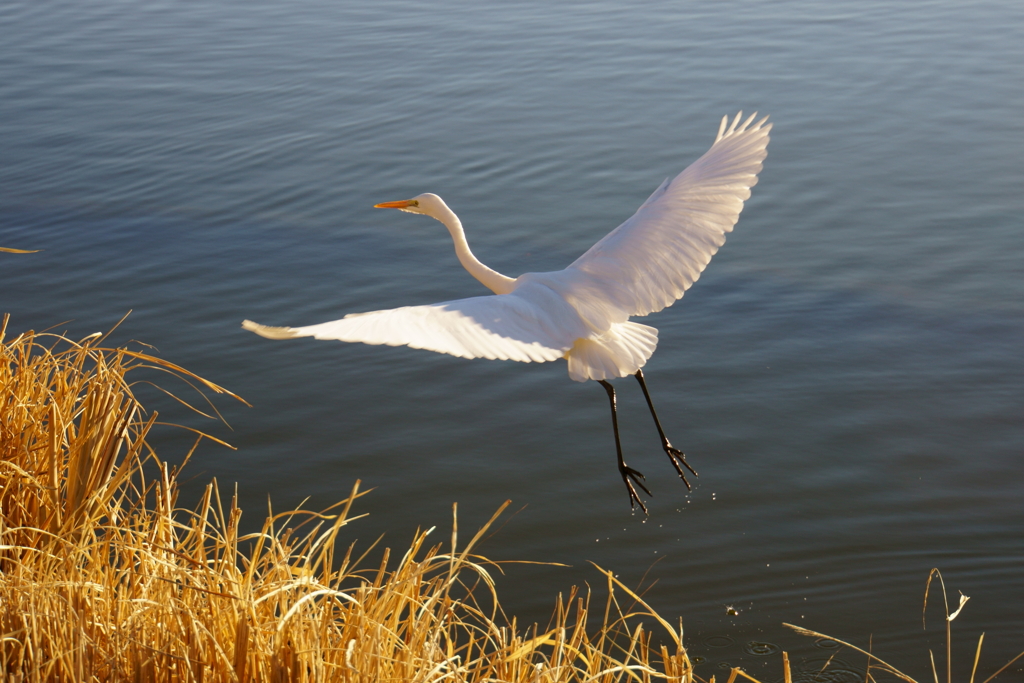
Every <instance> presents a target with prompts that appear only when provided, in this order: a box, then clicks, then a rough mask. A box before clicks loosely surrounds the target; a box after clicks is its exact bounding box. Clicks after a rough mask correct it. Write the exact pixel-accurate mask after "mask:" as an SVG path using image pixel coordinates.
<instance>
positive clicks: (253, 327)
mask: <svg viewBox="0 0 1024 683" xmlns="http://www.w3.org/2000/svg"><path fill="white" fill-rule="evenodd" d="M242 328H243V329H246V330H249V331H250V332H255V333H256V334H258V335H260V336H261V337H266V338H267V339H292V338H294V337H298V336H299V333H298V332H296V331H295V330H294V329H292V328H290V327H270V326H269V325H260V324H259V323H254V322H253V321H251V320H243V321H242Z"/></svg>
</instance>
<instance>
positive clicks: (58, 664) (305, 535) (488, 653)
mask: <svg viewBox="0 0 1024 683" xmlns="http://www.w3.org/2000/svg"><path fill="white" fill-rule="evenodd" d="M7 324H8V320H7V318H6V317H5V318H4V320H3V323H2V325H0V683H6V682H7V681H17V682H19V683H20V682H22V681H76V682H77V681H138V682H142V681H168V682H170V681H175V682H190V681H225V682H227V681H231V682H236V681H242V682H244V681H318V682H319V681H367V682H370V681H374V682H376V681H396V682H398V681H401V682H405V681H452V682H460V681H474V682H484V681H510V682H511V681H523V682H529V683H555V682H561V681H566V682H568V681H574V682H578V683H603V682H608V681H636V682H638V683H639V682H647V681H654V680H668V681H680V682H681V683H693V681H695V680H700V679H699V678H697V677H695V676H694V674H693V671H692V666H691V662H690V659H689V658H688V657H687V654H686V650H685V649H684V647H683V644H682V635H681V627H680V628H679V629H677V628H674V627H673V626H672V625H671V624H669V623H668V622H667V621H665V620H664V619H662V618H661V617H660V616H658V615H657V614H656V613H655V611H654V610H653V609H651V608H650V606H648V605H647V604H646V603H645V602H644V601H643V599H642V598H641V597H640V596H638V595H637V594H636V593H634V592H633V591H631V590H630V589H629V588H628V587H627V586H625V585H623V584H621V583H620V582H619V581H618V580H617V579H616V578H615V577H614V575H613V574H612V573H611V572H607V571H604V570H602V569H600V568H598V570H599V571H601V572H602V573H603V574H604V576H605V579H606V591H607V597H606V599H605V600H604V602H603V605H600V606H597V607H593V606H592V605H591V596H590V594H586V595H582V594H579V593H578V592H576V591H575V590H573V591H572V592H570V594H569V595H568V596H566V597H564V598H563V596H559V597H558V599H557V600H556V601H555V611H554V615H553V617H552V619H551V623H550V624H549V625H548V626H547V627H545V628H543V629H540V628H539V627H537V626H536V625H534V626H530V627H527V628H522V627H520V626H519V625H518V624H517V622H516V620H515V619H514V618H512V619H509V618H506V616H505V614H504V612H503V611H502V609H501V607H500V605H499V601H498V596H497V593H496V591H495V584H494V581H493V579H492V572H493V571H494V570H495V569H496V568H497V565H495V564H494V563H492V562H490V561H488V560H487V559H485V558H483V557H481V556H479V555H477V554H474V552H473V550H474V547H475V546H476V544H477V542H478V541H479V540H480V538H481V537H482V536H483V534H484V533H485V532H486V531H487V529H488V528H489V527H490V526H491V525H492V524H493V523H494V521H495V520H496V519H497V517H498V516H499V515H500V514H501V513H502V511H503V510H504V509H505V507H506V506H507V505H508V502H506V503H505V504H504V505H502V506H501V507H500V508H499V509H498V511H497V512H496V513H495V514H494V516H493V517H492V518H491V519H490V520H489V521H488V522H487V523H486V524H484V525H483V527H482V528H481V529H479V531H477V532H476V534H475V535H474V536H473V537H472V539H471V540H470V541H469V542H468V543H467V544H466V545H465V546H464V547H462V548H459V545H458V544H459V537H458V528H457V518H456V517H455V516H454V514H453V524H452V533H451V538H450V543H449V544H448V545H449V547H448V549H447V550H444V548H443V544H434V545H430V544H428V537H429V536H430V534H431V532H432V531H433V529H431V530H427V531H423V532H418V533H417V534H416V535H415V537H414V538H413V539H412V543H411V545H410V547H409V548H408V550H406V551H405V552H404V553H403V554H402V556H401V557H400V558H397V559H393V558H392V557H391V555H392V553H391V552H390V550H388V549H385V550H383V551H382V553H381V555H382V557H381V559H380V560H379V561H378V562H377V563H375V564H374V565H372V566H371V565H369V563H368V560H367V557H368V552H369V550H367V551H364V552H363V553H362V554H361V555H357V553H356V550H355V548H354V547H353V546H348V547H347V548H346V549H345V550H344V551H343V552H342V551H339V550H338V548H339V547H341V545H342V544H341V543H340V541H341V538H340V536H341V532H342V530H343V528H344V527H345V526H346V525H347V524H348V523H349V522H352V521H354V520H356V519H358V516H354V515H353V514H352V505H353V503H354V502H355V501H356V499H357V498H359V497H360V496H361V495H363V494H362V493H361V492H360V491H359V484H358V482H357V483H356V485H355V486H354V487H353V489H352V492H351V494H350V495H349V496H348V498H346V499H345V500H343V501H341V502H339V503H337V504H336V505H334V506H332V507H331V508H329V509H327V510H324V511H322V512H311V511H306V510H295V511H290V512H286V513H283V514H271V515H269V516H268V518H267V519H266V520H265V522H264V523H263V525H262V529H261V530H260V531H259V532H258V533H253V534H243V533H242V532H241V531H240V528H239V520H240V517H241V514H242V513H241V510H240V509H239V508H238V506H237V502H236V500H235V499H234V498H232V499H231V501H230V502H229V503H228V504H227V505H226V506H225V505H224V502H223V499H222V496H221V494H220V491H219V489H218V486H217V482H216V480H214V481H212V482H211V483H210V484H209V485H207V487H206V488H205V491H204V492H203V495H202V496H201V499H200V502H199V504H198V506H197V507H196V509H195V510H185V509H181V508H179V507H178V505H177V496H178V488H177V474H178V472H177V471H176V470H175V469H173V468H171V467H169V466H168V465H167V464H166V463H164V462H163V461H161V460H160V459H159V458H158V457H157V454H156V453H155V452H154V450H153V449H152V448H151V446H150V444H149V443H148V442H147V437H148V436H149V434H150V431H151V430H152V428H153V427H154V425H156V424H158V423H157V421H156V420H157V416H156V414H155V413H154V414H148V413H147V412H146V411H145V410H144V409H143V407H142V406H141V405H140V404H139V402H138V400H137V399H136V397H135V395H134V393H133V391H132V387H133V383H135V382H139V381H144V380H143V378H142V377H138V375H140V374H142V375H144V374H145V373H146V372H153V371H157V372H163V373H168V374H169V375H172V376H174V377H176V378H178V379H181V380H184V381H185V382H186V383H188V384H189V385H191V386H192V387H193V388H194V389H196V391H197V392H198V393H197V395H198V396H199V397H202V399H205V394H204V392H213V393H222V394H227V395H229V396H233V397H234V398H238V397H236V396H234V395H233V394H231V393H230V392H227V391H226V390H225V389H223V388H222V387H219V386H217V385H215V384H213V383H212V382H209V381H207V380H204V379H202V378H200V377H198V376H196V375H194V374H192V373H190V372H188V371H187V370H185V369H183V368H181V367H178V366H176V365H174V364H172V363H169V362H167V361H164V360H162V359H159V358H156V357H155V356H153V355H151V354H149V353H146V352H144V351H136V350H129V349H127V348H108V347H104V346H103V343H104V341H105V338H104V337H103V336H101V335H99V334H97V335H92V336H90V337H87V338H86V339H84V340H81V341H79V342H75V341H72V340H70V339H67V338H65V337H63V336H60V335H53V334H36V333H33V332H28V333H25V334H22V335H18V336H17V337H15V338H14V339H11V340H9V341H8V340H7V339H6V335H7ZM129 375H130V376H131V377H129ZM179 400H180V399H179ZM239 400H240V399H239ZM182 402H183V403H184V401H182ZM186 405H189V404H187V403H186ZM209 405H210V407H211V409H212V404H209ZM189 407H191V408H193V409H196V408H195V407H194V406H192V405H189ZM196 410H197V409H196ZM211 412H213V413H216V410H215V409H214V410H211ZM204 414H205V413H204ZM203 438H213V437H209V436H207V435H204V434H199V433H197V441H196V443H197V444H198V443H199V441H200V440H202V439H203ZM194 450H195V449H194V447H193V451H194ZM190 455H191V452H190V453H189V454H188V456H190ZM185 460H186V462H187V460H188V457H186V458H185ZM930 581H931V577H929V582H930ZM943 594H944V595H945V591H944V589H943ZM620 596H621V597H622V598H623V600H622V601H621V602H620ZM946 612H947V621H946V623H947V629H948V627H949V623H950V622H951V621H952V619H953V618H955V615H956V613H954V614H953V615H949V610H948V606H947V610H946ZM595 615H596V618H595ZM598 619H599V620H600V621H599V623H593V622H596V621H598ZM645 623H646V624H649V625H654V626H656V627H657V628H658V630H659V631H662V633H661V634H660V636H659V638H660V640H661V641H662V642H664V643H668V644H667V645H663V644H658V645H654V640H653V638H652V632H651V631H650V630H648V629H647V628H645V626H644V624H645ZM793 628H794V629H795V630H798V631H799V632H801V633H805V634H806V635H812V636H815V637H826V636H823V634H818V633H814V632H812V631H806V630H804V629H799V628H797V627H793ZM947 636H948V630H947ZM833 640H835V639H833ZM839 642H841V643H843V645H844V646H847V647H850V648H852V649H854V650H856V651H858V652H861V653H863V654H865V655H867V656H868V668H867V672H866V678H865V680H866V682H870V681H874V680H875V679H876V676H877V675H878V674H882V673H884V674H888V676H891V677H895V678H898V679H903V680H905V681H907V682H908V683H914V682H913V679H911V678H910V677H909V676H906V675H905V674H903V673H901V672H899V671H898V670H897V669H895V668H894V667H892V666H890V665H888V664H886V663H885V662H883V661H882V660H880V659H878V658H877V657H875V656H874V655H872V654H870V653H869V652H866V651H864V650H861V649H859V648H857V647H855V646H853V645H850V644H849V643H844V642H843V641H839ZM980 648H981V642H980V641H979V644H978V652H979V654H980ZM947 650H948V646H947ZM1022 655H1024V653H1022ZM1014 661H1016V660H1014ZM1012 663H1013V662H1010V664H1012ZM1010 664H1007V666H1006V667H1003V669H1000V671H999V672H997V674H996V675H998V673H1000V672H1002V671H1003V670H1005V669H1006V668H1007V667H1008V666H1009V665H1010ZM976 667H977V659H976V660H975V668H976ZM948 671H949V667H948V660H947V672H948ZM947 676H948V673H947ZM782 677H783V681H785V683H792V676H791V673H790V667H789V659H788V657H787V656H786V653H783V660H782ZM738 678H743V679H746V680H749V681H752V682H753V683H757V681H756V679H754V678H753V677H751V676H750V675H749V674H747V673H746V672H744V671H742V670H741V669H739V668H734V669H732V670H731V672H730V675H729V677H728V680H727V683H735V681H736V680H737V679H738ZM992 678H995V676H991V677H990V678H989V679H988V680H991V679H992ZM935 679H936V682H937V681H938V675H937V674H936V676H935ZM973 679H974V676H973V673H972V677H971V681H972V683H973ZM714 681H715V677H714V676H712V677H711V679H710V681H709V683H714ZM947 681H948V683H951V680H950V679H949V678H948V677H947ZM986 683H987V682H986Z"/></svg>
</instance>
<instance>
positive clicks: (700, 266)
mask: <svg viewBox="0 0 1024 683" xmlns="http://www.w3.org/2000/svg"><path fill="white" fill-rule="evenodd" d="M742 114H743V113H742V112H740V113H739V114H737V115H736V118H735V119H734V120H733V122H732V125H729V121H728V117H725V118H723V119H722V124H721V126H720V127H719V130H718V137H717V138H716V139H715V143H714V144H713V145H712V146H711V149H709V150H708V151H707V153H705V154H704V156H702V157H701V158H700V159H698V160H697V161H695V162H694V163H693V164H691V165H690V167H689V168H687V169H686V170H685V171H683V172H682V173H680V174H679V175H678V176H676V177H675V179H673V180H672V181H671V182H669V181H666V182H665V183H663V184H662V185H661V187H659V188H658V189H657V190H655V191H654V194H652V195H651V196H650V198H649V199H648V200H647V201H646V202H644V203H643V205H642V206H641V207H640V208H639V209H637V212H636V213H635V214H633V216H632V217H630V218H629V220H627V221H626V222H625V223H623V224H622V225H620V226H619V227H617V228H616V229H615V230H613V231H611V232H610V233H609V234H608V235H606V236H605V237H604V238H603V239H602V240H601V241H599V242H598V243H597V244H595V245H594V246H593V247H591V248H590V249H589V250H588V251H587V253H585V254H583V256H581V257H579V258H578V259H576V261H574V262H573V263H572V265H570V266H569V268H567V269H566V270H569V271H571V270H573V269H575V270H577V271H580V272H582V273H586V274H587V275H589V276H590V278H588V280H589V281H590V282H592V283H594V282H596V283H600V287H601V289H602V290H603V293H604V294H605V296H607V298H608V300H609V303H612V304H613V305H615V306H617V307H618V308H620V309H621V310H622V311H624V312H625V313H626V314H627V315H647V314H648V313H653V312H655V311H660V310H661V309H663V308H665V307H666V306H670V305H671V304H672V303H673V302H675V301H676V299H678V298H680V297H681V296H682V295H683V293H684V292H685V291H686V290H687V289H689V287H690V285H692V284H693V283H694V282H696V280H697V278H699V277H700V274H701V272H702V271H703V270H704V268H705V266H707V264H708V262H709V261H710V260H711V257H712V256H714V255H715V253H716V252H717V251H718V248H719V247H720V246H722V244H724V243H725V233H727V232H731V231H732V228H733V226H734V225H736V221H737V220H738V219H739V215H740V211H742V210H743V202H744V201H745V200H746V199H748V198H749V197H750V188H751V187H753V186H754V185H756V184H757V174H758V172H759V171H760V170H761V162H762V161H764V158H765V157H766V156H767V155H768V151H767V148H768V139H769V138H768V132H769V131H770V130H771V128H772V126H771V124H768V125H764V122H765V121H766V120H767V118H768V117H765V118H763V119H761V120H760V121H758V122H757V123H755V124H754V125H752V126H751V125H750V123H751V121H753V119H754V117H755V116H757V114H756V113H755V114H754V115H752V116H751V117H750V118H748V119H747V120H746V121H743V123H742V124H741V123H740V117H741V116H742ZM726 126H728V128H726Z"/></svg>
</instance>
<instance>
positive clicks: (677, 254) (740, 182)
mask: <svg viewBox="0 0 1024 683" xmlns="http://www.w3.org/2000/svg"><path fill="white" fill-rule="evenodd" d="M742 115H743V113H742V112H740V113H738V114H737V115H736V117H735V118H734V119H733V120H732V123H731V124H730V122H729V117H728V116H726V117H724V118H723V119H722V123H721V125H720V126H719V129H718V136H717V137H716V138H715V142H714V144H712V145H711V149H709V150H708V151H707V152H706V153H705V154H704V155H703V156H702V157H700V158H699V159H698V160H697V161H695V162H694V163H693V164H691V165H690V166H689V167H688V168H687V169H686V170H685V171H683V172H682V173H680V174H679V175H677V176H676V177H675V178H670V179H666V180H665V182H663V183H662V184H661V186H660V187H658V189H657V190H655V191H654V194H652V195H651V196H650V197H649V198H648V199H647V201H645V202H644V203H643V204H642V205H641V206H640V208H639V209H637V211H636V213H634V214H633V216H631V217H630V218H629V219H628V220H626V222H624V223H623V224H622V225H620V226H619V227H617V228H615V229H614V230H612V231H611V232H610V233H608V235H606V236H605V237H604V238H603V239H601V240H600V241H599V242H597V244H595V245H594V246H592V247H591V248H590V249H589V250H588V251H587V252H586V253H585V254H583V256H581V257H579V258H578V259H576V260H575V261H574V262H573V263H572V264H570V265H569V267H567V268H565V269H564V270H558V271H553V272H548V273H525V274H523V275H520V276H519V277H517V278H511V277H507V276H505V275H502V274H501V273H499V272H497V271H495V270H493V269H491V268H488V267H487V266H485V265H484V264H483V263H481V262H480V261H479V260H478V259H477V258H476V257H475V256H474V255H473V252H472V251H470V248H469V244H468V243H467V242H466V234H465V232H464V230H463V228H462V223H461V222H460V221H459V218H458V216H456V215H455V213H454V212H453V211H452V210H451V209H449V208H448V206H447V205H446V204H445V203H444V202H443V201H442V200H441V198H440V197H438V196H437V195H435V194H430V193H427V194H421V195H419V196H417V197H413V198H412V199H405V200H402V201H396V202H384V203H382V204H377V205H376V208H380V209H398V210H399V211H405V212H407V213H417V214H423V215H426V216H430V217H431V218H436V219H437V220H439V221H441V222H442V223H443V224H444V225H445V227H447V228H448V232H449V233H451V236H452V241H453V242H454V243H455V254H456V256H457V257H458V259H459V262H460V263H461V264H462V266H463V267H464V268H465V269H466V270H467V271H469V273H470V275H472V276H473V277H475V278H476V279H477V280H479V281H480V282H481V283H482V284H483V285H484V286H486V287H487V288H488V289H490V290H491V291H492V292H494V295H493V296H490V295H488V296H476V297H471V298H469V299H458V300H456V301H444V302H442V303H437V304H430V305H426V306H405V307H402V308H394V309H390V310H385V311H372V312H369V313H352V314H349V315H347V316H345V317H344V318H342V319H341V320H332V321H331V322H325V323H320V324H318V325H309V326H307V327H268V326H266V325H259V324H257V323H254V322H252V321H251V320H246V321H244V322H243V323H242V327H244V328H245V329H247V330H250V331H252V332H255V333H256V334H259V335H262V336H264V337H267V338H269V339H290V338H293V337H315V338H316V339H337V340H341V341H346V342H363V343H365V344H387V345H388V346H410V347H412V348H415V349H427V350H429V351H436V352H438V353H447V354H451V355H453V356H459V357H462V358H490V359H500V360H516V361H521V362H524V363H530V362H537V363H540V362H545V361H553V360H558V359H560V358H564V359H565V360H566V361H568V369H569V377H570V378H571V379H573V380H575V381H577V382H584V381H586V380H596V381H597V382H599V383H600V384H601V385H602V386H603V387H604V389H605V391H606V392H607V394H608V400H609V402H610V403H611V411H612V430H613V432H614V434H615V450H616V453H617V455H618V467H619V474H620V475H621V476H622V481H623V483H625V485H626V490H627V491H628V493H629V501H630V507H634V509H635V506H636V505H639V506H640V508H641V509H642V510H643V511H644V512H645V513H646V512H647V506H646V505H645V504H644V502H643V501H642V500H641V499H640V497H639V495H637V490H636V487H635V486H634V484H636V485H637V486H639V487H640V488H641V489H643V491H644V492H645V493H646V494H647V495H648V496H650V495H652V494H651V492H650V490H649V489H648V488H647V486H646V485H645V484H644V481H645V478H644V475H643V474H641V473H640V472H639V471H637V470H635V469H633V468H632V467H629V466H628V465H626V462H625V460H623V457H622V445H621V443H620V441H619V427H618V417H617V414H616V406H615V389H614V388H613V387H612V385H611V384H610V383H609V382H608V380H610V379H615V378H618V377H625V376H627V375H633V376H634V377H636V379H637V381H638V382H639V383H640V388H641V389H642V390H643V393H644V398H646V399H647V405H648V407H649V408H650V411H651V416H652V417H653V418H654V425H655V427H657V430H658V436H659V437H660V438H661V445H662V448H663V449H664V450H665V453H666V454H667V455H668V457H669V460H670V461H671V462H672V465H673V467H674V468H675V470H676V472H677V473H678V474H679V477H680V478H681V479H682V480H683V482H684V483H685V484H686V487H687V489H689V488H690V482H689V481H688V480H687V478H686V472H687V471H689V472H690V473H692V474H693V475H694V476H696V475H697V472H696V471H695V470H694V469H693V468H692V467H690V465H689V464H688V463H687V462H686V458H685V456H684V454H683V452H682V451H680V450H678V449H677V448H674V447H673V446H672V444H671V443H670V442H669V440H668V438H667V437H666V436H665V431H664V429H662V426H661V421H660V420H659V419H658V414H657V412H656V411H655V409H654V403H653V401H652V400H651V395H650V392H648V390H647V383H646V382H645V381H644V373H643V370H642V368H643V366H644V364H645V363H646V362H647V360H648V359H649V358H650V357H651V354H653V353H654V349H655V347H656V346H657V343H658V331H657V330H656V329H655V328H653V327H650V326H648V325H642V324H640V323H636V322H631V321H630V320H629V318H630V317H632V316H644V315H647V314H649V313H654V312H656V311H660V310H661V309H663V308H665V307H667V306H671V305H672V304H673V303H674V302H675V301H676V300H677V299H679V298H680V297H682V296H683V293H684V292H686V290H687V289H689V287H690V285H692V284H693V283H694V282H696V280H697V278H699V277H700V274H701V272H703V270H704V268H705V267H706V266H707V264H708V262H709V261H710V260H711V257H712V256H713V255H714V254H715V253H716V252H717V251H718V248H719V247H721V246H722V244H723V243H724V242H725V234H726V233H727V232H731V231H732V229H733V226H734V225H735V224H736V221H737V220H738V219H739V215H740V211H742V209H743V202H744V201H745V200H746V199H748V198H749V197H750V188H751V187H753V186H754V185H755V184H756V183H757V174H758V172H759V171H760V170H761V162H762V161H764V159H765V157H766V156H767V154H768V152H767V147H768V139H769V138H768V133H769V131H770V130H771V128H772V126H771V124H767V125H765V121H767V119H768V117H764V118H762V119H761V120H759V121H757V122H756V123H753V124H752V122H753V121H754V119H755V118H756V117H757V114H756V113H755V114H753V115H751V116H750V117H749V118H747V119H746V120H743V121H742V123H741V118H742ZM684 468H685V469H684Z"/></svg>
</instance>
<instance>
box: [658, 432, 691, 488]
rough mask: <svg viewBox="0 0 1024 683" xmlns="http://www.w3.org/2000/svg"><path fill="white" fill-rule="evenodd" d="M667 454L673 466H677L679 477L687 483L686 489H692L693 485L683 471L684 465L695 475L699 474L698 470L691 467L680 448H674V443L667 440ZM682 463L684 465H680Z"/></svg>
mask: <svg viewBox="0 0 1024 683" xmlns="http://www.w3.org/2000/svg"><path fill="white" fill-rule="evenodd" d="M665 454H666V455H668V459H669V460H671V461H672V466H673V467H675V468H676V472H678V473H679V478H680V479H682V480H683V483H684V484H686V490H687V491H692V490H693V487H692V486H690V482H689V481H687V479H686V473H685V472H683V467H685V468H686V469H688V470H690V473H691V474H693V476H695V477H696V476H697V470H695V469H693V468H692V467H690V463H688V462H686V456H685V455H684V454H683V452H682V451H681V450H679V449H678V448H672V444H670V443H668V442H667V441H666V442H665ZM680 465H682V467H680Z"/></svg>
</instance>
